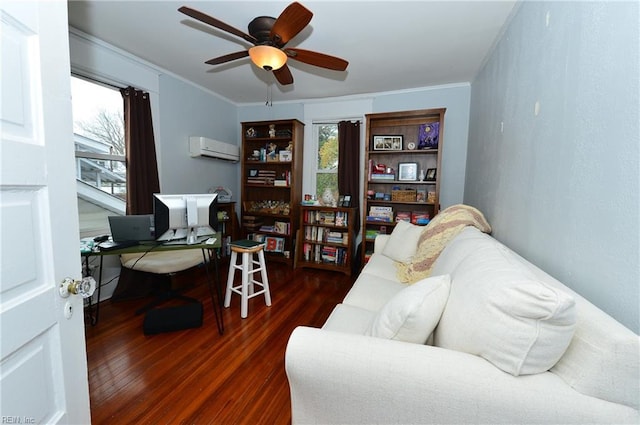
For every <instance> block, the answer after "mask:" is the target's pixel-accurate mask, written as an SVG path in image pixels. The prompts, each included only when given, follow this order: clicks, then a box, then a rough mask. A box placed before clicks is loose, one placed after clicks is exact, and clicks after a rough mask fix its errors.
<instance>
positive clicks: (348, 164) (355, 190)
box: [338, 121, 360, 229]
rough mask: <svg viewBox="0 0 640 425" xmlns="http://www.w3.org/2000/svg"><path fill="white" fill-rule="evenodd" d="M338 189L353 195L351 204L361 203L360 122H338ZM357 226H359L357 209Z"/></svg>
mask: <svg viewBox="0 0 640 425" xmlns="http://www.w3.org/2000/svg"><path fill="white" fill-rule="evenodd" d="M338 158H340V160H339V162H338V190H339V192H340V194H341V195H351V206H352V207H358V205H359V203H360V122H358V121H356V122H351V121H340V122H339V123H338ZM354 224H355V228H356V229H357V228H359V225H360V224H359V213H358V211H356V222H355V223H354Z"/></svg>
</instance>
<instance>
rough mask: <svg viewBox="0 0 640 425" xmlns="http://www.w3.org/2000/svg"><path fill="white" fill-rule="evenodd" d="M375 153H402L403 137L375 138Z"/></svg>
mask: <svg viewBox="0 0 640 425" xmlns="http://www.w3.org/2000/svg"><path fill="white" fill-rule="evenodd" d="M373 150H374V151H401V150H402V136H373Z"/></svg>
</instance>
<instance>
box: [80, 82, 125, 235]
mask: <svg viewBox="0 0 640 425" xmlns="http://www.w3.org/2000/svg"><path fill="white" fill-rule="evenodd" d="M71 98H72V101H71V103H72V108H73V140H74V145H75V157H76V181H77V188H78V211H79V215H80V232H81V235H83V236H89V235H91V234H92V233H93V234H96V233H104V232H105V231H106V230H107V229H108V224H107V216H109V215H114V213H115V214H124V213H125V199H126V190H127V189H126V183H127V174H126V167H125V164H126V162H125V144H124V102H123V100H122V95H121V94H120V92H119V90H117V89H115V88H112V87H110V86H107V85H102V84H98V83H94V82H91V81H88V80H85V79H82V78H78V77H75V76H71Z"/></svg>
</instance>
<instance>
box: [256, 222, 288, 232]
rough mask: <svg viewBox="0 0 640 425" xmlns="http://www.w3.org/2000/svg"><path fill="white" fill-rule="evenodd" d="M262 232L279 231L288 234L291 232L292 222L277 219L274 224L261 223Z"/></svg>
mask: <svg viewBox="0 0 640 425" xmlns="http://www.w3.org/2000/svg"><path fill="white" fill-rule="evenodd" d="M259 230H260V231H261V232H270V233H279V234H281V235H288V234H289V233H290V230H291V227H290V224H289V223H288V222H286V221H275V222H274V223H273V225H261V226H260V229H259Z"/></svg>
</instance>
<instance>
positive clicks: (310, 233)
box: [304, 226, 349, 245]
mask: <svg viewBox="0 0 640 425" xmlns="http://www.w3.org/2000/svg"><path fill="white" fill-rule="evenodd" d="M304 239H305V240H307V241H316V242H325V243H335V244H342V245H347V244H348V243H349V233H348V232H336V231H331V230H330V229H327V228H324V227H318V226H304Z"/></svg>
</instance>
